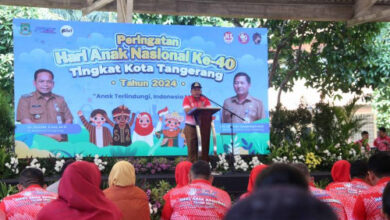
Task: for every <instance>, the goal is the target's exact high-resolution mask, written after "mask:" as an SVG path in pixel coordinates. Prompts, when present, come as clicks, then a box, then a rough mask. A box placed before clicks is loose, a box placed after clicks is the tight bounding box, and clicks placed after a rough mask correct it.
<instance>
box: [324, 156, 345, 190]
mask: <svg viewBox="0 0 390 220" xmlns="http://www.w3.org/2000/svg"><path fill="white" fill-rule="evenodd" d="M350 172H351V164H350V163H349V162H348V161H346V160H339V161H336V162H335V163H334V164H333V167H332V170H331V171H330V174H331V175H332V179H333V182H332V183H330V184H329V185H328V186H327V187H326V189H328V187H331V186H332V184H335V183H340V182H350V181H351V174H350Z"/></svg>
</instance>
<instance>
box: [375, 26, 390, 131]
mask: <svg viewBox="0 0 390 220" xmlns="http://www.w3.org/2000/svg"><path fill="white" fill-rule="evenodd" d="M389 28H390V25H389V24H387V25H386V27H385V28H383V29H382V32H381V35H380V36H379V37H378V38H377V40H376V42H375V45H374V46H375V47H376V48H377V50H378V51H379V53H378V54H376V56H374V57H372V60H373V62H372V63H373V66H375V69H376V70H377V73H378V75H380V76H382V77H378V78H377V79H376V80H377V81H378V82H379V83H380V86H378V87H377V88H376V90H375V91H374V98H373V106H374V108H375V110H376V112H377V125H378V126H383V127H387V128H390V86H389V85H390V30H389Z"/></svg>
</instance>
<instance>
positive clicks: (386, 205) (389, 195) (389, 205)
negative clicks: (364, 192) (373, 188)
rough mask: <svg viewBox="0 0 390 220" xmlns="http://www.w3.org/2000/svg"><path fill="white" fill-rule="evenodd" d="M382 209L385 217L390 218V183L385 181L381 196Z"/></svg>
mask: <svg viewBox="0 0 390 220" xmlns="http://www.w3.org/2000/svg"><path fill="white" fill-rule="evenodd" d="M382 204H383V207H382V211H383V214H384V215H385V219H387V220H390V183H387V185H386V187H385V190H384V191H383V196H382Z"/></svg>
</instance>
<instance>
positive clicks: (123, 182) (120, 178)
mask: <svg viewBox="0 0 390 220" xmlns="http://www.w3.org/2000/svg"><path fill="white" fill-rule="evenodd" d="M108 185H109V187H108V188H107V189H105V190H104V191H103V192H104V194H105V195H106V197H107V198H108V199H109V200H111V201H112V202H113V203H115V205H117V206H118V208H119V209H120V210H121V211H122V220H126V219H129V220H130V219H137V220H149V219H150V211H149V210H150V209H149V200H148V196H147V195H146V193H145V192H144V191H143V190H142V189H140V188H138V187H137V186H135V170H134V166H133V165H132V164H131V163H129V162H127V161H119V162H117V163H116V164H115V165H114V166H113V167H112V169H111V172H110V175H109V176H108Z"/></svg>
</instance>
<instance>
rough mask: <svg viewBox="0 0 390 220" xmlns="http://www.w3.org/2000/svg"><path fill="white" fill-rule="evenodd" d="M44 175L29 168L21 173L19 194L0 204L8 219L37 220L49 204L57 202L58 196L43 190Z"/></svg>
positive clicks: (5, 199) (8, 197)
mask: <svg viewBox="0 0 390 220" xmlns="http://www.w3.org/2000/svg"><path fill="white" fill-rule="evenodd" d="M44 184H45V182H44V178H43V173H42V171H41V170H39V169H36V168H27V169H25V170H23V171H22V172H21V173H20V176H19V184H18V185H17V187H18V189H19V191H20V192H19V193H17V194H14V195H10V196H7V197H5V198H4V199H3V200H2V202H1V203H0V211H1V212H3V213H4V214H5V218H6V219H9V220H11V219H35V217H36V216H37V214H38V213H39V211H40V210H41V209H42V207H44V206H45V205H46V204H47V203H49V202H51V201H52V200H55V199H56V198H57V194H55V193H52V192H48V191H46V190H45V189H43V186H44Z"/></svg>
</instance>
